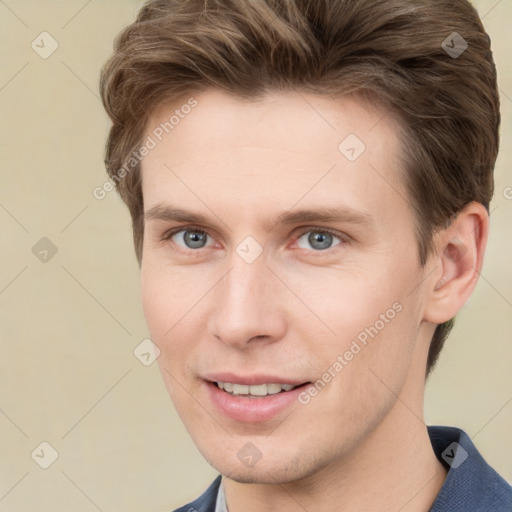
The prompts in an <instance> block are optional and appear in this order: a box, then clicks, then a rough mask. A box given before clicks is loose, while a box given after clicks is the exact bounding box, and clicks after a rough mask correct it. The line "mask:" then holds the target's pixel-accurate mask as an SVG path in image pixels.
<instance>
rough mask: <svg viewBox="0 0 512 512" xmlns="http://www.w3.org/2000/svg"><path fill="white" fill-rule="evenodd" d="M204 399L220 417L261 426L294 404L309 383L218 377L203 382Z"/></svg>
mask: <svg viewBox="0 0 512 512" xmlns="http://www.w3.org/2000/svg"><path fill="white" fill-rule="evenodd" d="M203 382H204V384H205V385H206V392H207V393H208V394H207V396H208V398H209V400H210V401H211V403H212V404H213V405H214V406H215V407H216V409H217V411H218V412H220V413H221V415H222V416H227V417H228V418H230V419H231V420H235V421H238V422H244V423H264V422H267V421H270V420H272V419H274V418H276V417H278V416H280V415H284V414H285V413H286V411H287V410H288V409H290V408H291V407H293V406H294V405H297V402H298V397H299V395H300V394H301V393H302V392H303V391H304V390H305V389H306V387H307V386H309V385H311V382H310V381H308V382H301V381H293V380H291V381H288V382H287V381H286V379H281V378H279V377H276V376H273V377H272V376H259V377H246V378H241V377H236V376H234V375H232V374H223V375H217V376H215V377H213V376H212V377H210V378H207V379H204V380H203Z"/></svg>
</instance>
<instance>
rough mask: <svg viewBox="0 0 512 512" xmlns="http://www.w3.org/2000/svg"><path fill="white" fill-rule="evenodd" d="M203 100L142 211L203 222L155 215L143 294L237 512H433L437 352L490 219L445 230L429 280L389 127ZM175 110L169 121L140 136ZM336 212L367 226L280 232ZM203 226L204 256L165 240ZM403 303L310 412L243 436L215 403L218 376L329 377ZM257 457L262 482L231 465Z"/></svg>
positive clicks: (287, 96) (149, 178)
mask: <svg viewBox="0 0 512 512" xmlns="http://www.w3.org/2000/svg"><path fill="white" fill-rule="evenodd" d="M195 97H196V99H197V101H198V106H197V107H196V108H195V109H194V110H193V112H192V113H191V114H189V115H188V116H187V117H186V118H185V119H183V120H182V121H181V122H180V124H179V125H178V126H176V127H175V129H174V130H173V131H172V133H170V134H169V135H168V136H167V137H165V138H164V139H163V140H162V142H160V143H159V144H158V145H157V147H156V148H155V149H153V150H152V151H151V152H150V153H149V155H147V156H146V157H145V158H144V160H143V163H142V184H143V196H144V205H145V211H146V212H150V210H152V209H153V212H154V211H155V210H154V209H155V207H157V206H160V207H162V206H165V205H167V206H173V207H179V208H182V209H186V210H189V211H193V212H196V213H201V214H203V215H204V216H205V217H206V218H207V221H206V222H205V223H202V224H200V225H196V224H190V223H187V222H182V221H176V220H169V219H167V220H166V219H162V218H155V217H154V216H150V215H148V218H147V219H146V224H145V236H144V245H143V258H142V263H141V292H142V302H143V309H144V314H145V317H146V320H147V323H148V327H149V330H150V333H151V337H152V340H153V341H154V342H155V344H156V345H157V346H158V347H159V349H160V350H161V356H160V357H159V359H158V361H159V365H160V369H161V371H162V375H163V378H164V380H165V383H166V386H167V388H168V391H169V393H170V396H171V398H172V401H173V402H174V405H175V407H176V410H177V411H178V413H179V415H180V417H181V419H182V420H183V422H184V424H185V426H186V428H187V430H188V432H189V434H190V435H191V437H192V439H193V440H194V442H195V443H196V445H197V447H198V448H199V450H200V451H201V452H202V454H203V455H204V457H205V458H206V459H207V461H208V462H209V463H210V464H211V465H212V466H213V467H215V468H216V469H217V470H218V471H219V472H220V473H221V474H222V475H223V476H224V478H223V481H224V486H225V492H226V499H227V504H228V507H229V510H230V512H241V511H245V512H247V511H248V512H251V511H260V512H261V511H263V512H265V511H271V510H277V509H278V507H284V508H283V510H287V511H295V510H297V511H303V510H304V509H306V510H316V511H319V512H323V511H324V510H325V511H331V510H339V511H353V510H358V511H363V510H368V511H370V510H381V511H388V510H389V511H397V510H402V511H427V510H428V509H429V507H430V506H431V504H432V502H433V501H434V499H435V496H436V495H437V493H438V491H439V489H440V487H441V486H442V483H443V481H444V479H445V476H446V471H445V469H444V468H443V466H442V465H441V464H440V463H439V462H438V460H437V458H436V457H435V455H434V453H433V451H432V447H431V445H430V441H429V438H428V435H427V431H426V427H425V423H424V419H423V394H424V386H425V366H426V358H427V353H428V346H429V342H430V340H431V337H432V334H433V332H434V329H435V326H436V324H438V323H441V322H443V321H445V320H448V319H449V318H451V317H453V316H454V315H455V314H456V313H457V311H459V310H460V309H461V308H462V306H463V305H464V303H465V302H466V300H467V299H468V297H469V295H470V294H471V292H472V290H473V288H474V286H475V284H476V281H477V276H478V271H479V270H480V269H481V265H482V258H483V253H484V248H485V243H486V240H487V231H488V222H487V215H486V211H485V209H484V208H483V206H482V205H480V204H477V203H471V204H470V205H468V206H467V207H466V208H465V210H464V211H463V212H461V213H460V214H459V215H458V216H457V218H456V219H455V220H454V221H453V222H452V224H451V225H450V226H449V227H448V228H446V229H445V230H442V231H439V232H437V233H436V235H435V239H434V242H435V247H436V252H435V253H433V254H432V255H431V256H430V258H429V260H428V262H427V264H426V265H425V266H424V267H421V265H420V263H419V257H418V251H417V242H416V238H415V233H414V228H413V214H412V211H411V206H410V204H409V203H408V200H409V199H408V196H407V192H406V190H405V187H404V185H403V182H402V181H403V180H402V172H403V170H402V167H401V162H400V159H399V156H398V155H399V154H400V141H399V140H398V137H397V125H396V121H394V120H393V119H392V117H391V116H390V115H384V112H383V111H381V110H379V109H378V108H376V107H375V106H372V105H369V104H367V103H364V102H363V101H362V100H361V99H357V98H348V97H344V98H342V99H337V100H334V99H330V98H326V97H320V96H316V95H311V94H306V93H301V94H300V95H299V94H297V93H295V92H280V93H277V92H276V93H272V94H268V95H267V96H265V97H264V98H263V99H261V100H258V101H247V100H243V99H239V98H235V97H232V96H229V95H227V94H225V93H223V92H220V91H217V90H206V91H203V92H201V93H200V94H197V95H195ZM175 107H176V105H172V106H170V105H161V108H160V109H159V110H158V111H157V112H156V113H155V115H154V116H153V118H152V119H151V121H150V123H149V124H148V128H147V134H146V135H148V134H150V133H151V129H152V128H154V127H155V126H157V125H158V124H159V123H160V122H163V121H165V120H166V119H168V117H169V115H170V113H172V111H173V110H174V108H175ZM349 134H356V135H357V136H358V138H359V139H360V140H362V141H363V142H364V144H365V146H366V150H365V151H364V152H363V153H362V154H361V155H360V156H359V158H357V159H356V160H355V161H353V162H351V161H349V160H348V159H347V158H345V156H344V155H343V154H342V153H341V152H340V151H339V150H338V146H339V144H340V142H342V141H343V140H344V139H345V137H347V135H349ZM326 206H331V207H344V208H349V209H351V210H353V211H355V212H358V213H359V214H361V215H364V216H366V217H367V222H366V223H358V222H354V220H353V219H352V220H351V219H345V220H339V221H330V222H319V221H314V222H308V221H305V222H303V221H301V222H298V223H295V224H292V225H288V224H286V225H285V224H282V223H277V224H276V223H275V222H274V221H273V219H274V218H275V217H276V216H277V215H278V214H279V213H281V212H283V211H290V210H292V211H296V210H299V209H312V210H316V209H318V208H322V207H326ZM194 227H195V228H197V227H199V228H201V229H202V230H204V231H205V232H206V233H207V234H208V237H207V242H206V247H202V248H199V249H193V248H187V246H186V244H185V243H184V240H183V234H184V232H183V231H181V232H179V233H177V234H176V235H175V236H173V237H171V238H168V239H167V240H165V239H163V238H164V234H166V233H168V232H169V230H170V229H172V228H181V229H184V228H188V229H192V228H194ZM269 227H270V228H271V229H269ZM322 228H323V229H326V228H327V229H330V230H333V231H335V232H336V233H339V235H336V237H334V238H333V239H332V244H331V246H330V248H329V249H327V250H319V249H318V245H314V246H313V245H312V244H311V243H310V242H308V236H309V234H311V231H313V232H314V233H316V232H317V231H318V230H320V231H321V230H322ZM304 234H306V236H303V235H304ZM248 236H251V237H253V238H254V239H255V240H256V241H257V242H258V244H259V245H260V246H261V248H262V249H263V252H262V254H261V255H260V256H259V257H258V258H257V259H256V260H255V261H254V262H252V263H247V262H246V261H244V259H242V258H241V257H240V256H239V254H238V253H237V252H236V249H237V246H239V244H240V243H241V242H242V241H243V240H244V239H245V238H246V237H248ZM329 240H330V239H329ZM397 302H398V303H399V304H400V305H401V307H402V309H401V311H400V312H399V313H397V314H396V315H395V317H394V318H393V319H392V320H391V321H389V322H388V323H386V324H385V327H384V328H383V329H381V330H380V331H379V333H378V335H377V336H375V338H373V339H370V341H369V342H368V344H367V346H365V347H364V349H363V350H361V351H360V352H359V353H358V354H357V355H356V356H354V358H353V359H352V360H351V361H349V363H348V364H347V365H346V366H345V367H344V368H343V370H342V371H340V372H339V373H337V374H336V376H335V377H334V378H332V380H331V381H330V382H329V383H328V384H327V385H326V386H325V388H324V389H322V390H321V392H319V393H318V394H317V396H315V397H314V398H312V399H311V400H310V402H309V403H308V404H307V405H303V404H301V403H299V402H298V401H297V402H296V403H294V404H293V405H292V406H291V407H290V408H289V409H287V410H286V411H285V413H283V414H280V415H278V416H276V417H275V418H272V419H271V420H269V421H265V422H260V423H247V422H242V421H235V420H232V419H230V418H228V417H226V416H225V415H223V414H222V413H221V412H220V411H219V410H218V409H217V408H216V407H215V406H214V405H213V404H212V402H211V400H210V398H209V395H208V393H207V390H206V386H205V382H204V380H203V378H202V377H203V376H204V375H206V374H207V373H213V372H221V371H230V372H233V373H236V374H239V375H254V374H258V373H265V374H269V373H271V374H275V375H282V376H283V377H287V378H290V379H293V380H299V381H302V382H306V381H308V382H315V381H317V380H318V379H321V378H322V375H323V374H324V373H325V372H326V371H327V370H328V369H329V368H332V366H333V363H334V362H335V361H336V359H337V356H338V355H340V354H344V352H345V351H346V350H348V349H349V348H350V346H351V342H352V340H354V339H355V338H356V337H357V335H358V334H359V333H360V332H361V331H362V330H364V329H365V328H366V327H369V326H372V325H374V324H375V322H376V320H378V319H379V318H380V315H382V314H384V313H385V312H386V311H387V310H389V309H390V308H391V307H392V305H393V304H395V303H397ZM246 443H253V444H254V445H255V446H256V447H257V449H258V450H259V452H260V453H261V459H260V460H259V461H258V462H257V463H256V464H255V465H254V466H252V467H246V466H245V465H244V464H242V463H241V461H240V460H239V458H238V457H237V453H238V451H239V450H240V449H241V448H242V447H244V445H246Z"/></svg>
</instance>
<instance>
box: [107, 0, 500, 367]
mask: <svg viewBox="0 0 512 512" xmlns="http://www.w3.org/2000/svg"><path fill="white" fill-rule="evenodd" d="M466 44H467V48H466V49H465V50H464V47H465V45H466ZM450 49H451V50H452V51H450ZM455 50H458V51H455ZM460 50H462V53H461V54H458V53H460ZM206 88H218V89H221V90H224V91H227V92H229V93H232V94H235V95H238V96H240V97H244V98H257V97H260V96H262V95H264V94H265V93H266V92H269V91H272V90H286V89H300V90H303V91H307V92H313V93H316V94H324V95H330V96H332V97H336V96H339V95H343V94H348V93H354V94H364V95H365V96H369V97H371V98H373V99H374V100H376V101H378V102H379V103H380V104H381V105H384V106H385V107H386V108H387V109H389V111H390V112H392V113H393V114H394V115H395V116H397V117H398V119H399V120H400V121H401V122H400V126H401V137H402V141H401V142H402V150H403V163H404V176H405V183H406V185H407V188H408V192H409V200H410V202H411V205H412V208H413V211H414V217H415V225H416V235H417V241H418V257H419V260H420V262H421V264H422V265H424V264H425V262H426V261H427V258H428V255H429V254H430V252H431V251H432V239H433V234H434V233H435V231H436V230H438V229H441V228H443V227H445V226H447V225H448V224H449V222H450V220H451V219H452V218H453V217H454V216H455V215H456V214H457V213H458V212H459V211H460V210H462V209H463V208H464V206H466V205H467V204H468V203H470V202H472V201H477V202H479V203H481V204H483V205H484V206H485V207H486V208H487V210H489V203H490V200H491V197H492V194H493V168H494V163H495V160H496V157H497V152H498V143H499V140H498V128H499V123H500V114H499V96H498V91H497V80H496V69H495V66H494V62H493V58H492V53H491V51H490V39H489V37H488V36H487V34H486V33H485V30H484V28H483V26H482V23H481V21H480V19H479V17H478V14H477V12H476V10H475V9H474V8H473V7H472V6H471V4H470V3H469V1H467V0H452V1H450V2H447V1H446V0H149V1H148V2H146V4H144V6H143V7H142V8H141V10H140V12H139V14H138V16H137V19H136V21H135V22H134V23H132V24H131V25H129V26H128V27H126V28H125V29H124V30H123V31H122V32H121V33H120V34H119V35H118V37H117V38H116V41H115V43H114V54H113V55H112V56H111V57H110V59H109V60H108V61H107V62H106V64H105V66H104V67H103V69H102V72H101V80H100V89H101V96H102V100H103V104H104V107H105V109H106V111H107V113H108V115H109V116H110V118H111V120H112V127H111V129H110V133H109V137H108V140H107V145H106V159H105V163H106V167H107V172H108V173H109V175H110V177H111V178H112V179H113V180H114V181H115V185H116V188H117V191H118V192H119V193H120V195H121V197H122V199H123V201H124V202H125V203H126V204H127V206H128V208H129V210H130V214H131V218H132V224H133V235H134V242H135V250H136V255H137V259H138V261H139V264H140V263H141V261H142V245H143V236H144V206H143V197H142V188H141V176H140V164H137V165H135V167H134V168H133V171H131V172H126V171H125V172H123V173H119V170H120V169H121V168H123V166H125V164H126V161H127V159H128V158H130V155H131V154H132V152H133V150H134V149H136V148H137V147H138V146H139V145H140V144H141V142H142V138H143V135H144V133H145V129H146V128H147V123H148V120H149V118H150V117H151V115H152V113H154V112H155V109H156V108H157V107H158V106H159V105H161V104H162V103H163V102H164V101H171V102H172V101H177V99H178V98H179V97H181V96H183V95H184V94H189V95H190V94H191V93H192V92H194V91H197V92H199V91H201V90H204V89H206ZM125 169H126V168H125ZM121 178H122V179H121ZM452 326H453V319H452V320H450V321H449V322H445V323H443V324H441V325H438V326H437V327H436V331H435V333H434V336H433V338H432V342H431V345H430V351H429V355H428V362H427V368H426V372H427V375H428V373H429V372H430V370H431V368H432V367H433V365H434V363H435V362H436V360H437V357H438V355H439V352H440V350H441V348H442V346H443V344H444V341H445V339H446V337H447V336H448V334H449V332H450V330H451V328H452Z"/></svg>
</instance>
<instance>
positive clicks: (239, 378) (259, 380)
mask: <svg viewBox="0 0 512 512" xmlns="http://www.w3.org/2000/svg"><path fill="white" fill-rule="evenodd" d="M203 379H204V380H207V381H210V382H229V383H231V384H242V385H244V384H245V385H246V386H257V385H258V384H292V385H293V386H300V385H301V384H306V383H307V382H309V381H307V380H299V379H294V378H291V377H290V378H287V377H282V376H277V375H264V374H261V373H260V374H253V375H235V374H234V373H229V372H221V373H214V374H208V375H205V376H203Z"/></svg>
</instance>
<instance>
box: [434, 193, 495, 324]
mask: <svg viewBox="0 0 512 512" xmlns="http://www.w3.org/2000/svg"><path fill="white" fill-rule="evenodd" d="M488 230H489V221H488V214H487V210H486V209H485V207H484V206H483V205H481V204H479V203H474V202H473V203H470V204H469V205H467V206H466V207H465V208H464V209H463V210H462V211H461V212H460V213H459V214H458V215H457V217H456V218H455V219H454V220H453V221H452V223H451V224H450V225H449V226H448V227H447V228H446V229H444V230H443V231H441V232H439V233H437V235H436V240H435V243H436V248H437V251H436V254H435V256H434V257H433V258H434V259H435V260H436V261H435V262H433V264H435V265H436V267H434V268H437V271H433V272H432V275H433V279H432V281H431V282H430V281H429V283H428V286H430V287H431V290H430V291H429V292H428V298H427V304H426V308H425V318H424V319H425V320H426V321H428V322H432V323H435V324H440V323H443V322H446V321H448V320H450V319H451V318H453V317H454V316H455V315H456V314H457V313H458V312H459V311H460V310H461V309H462V307H463V306H464V304H465V303H466V301H467V300H468V299H469V297H470V295H471V293H472V292H473V290H474V288H475V285H476V283H477V281H478V277H479V275H480V270H481V268H482V264H483V257H484V252H485V246H486V243H487V235H488Z"/></svg>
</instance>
